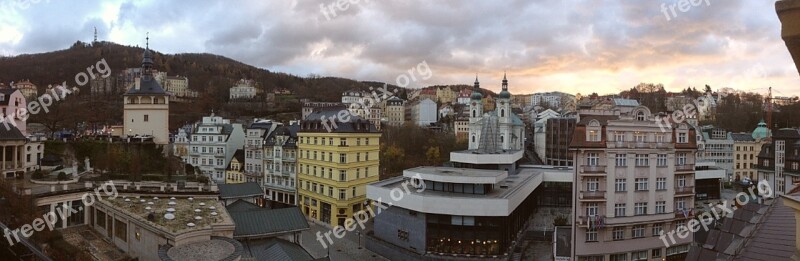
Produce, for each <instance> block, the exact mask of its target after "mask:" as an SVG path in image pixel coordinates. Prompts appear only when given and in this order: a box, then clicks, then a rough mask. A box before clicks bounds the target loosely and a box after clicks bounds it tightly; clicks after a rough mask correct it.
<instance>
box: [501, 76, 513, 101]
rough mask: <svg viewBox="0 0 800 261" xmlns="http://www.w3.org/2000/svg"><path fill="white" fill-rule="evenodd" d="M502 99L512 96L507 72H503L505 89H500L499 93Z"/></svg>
mask: <svg viewBox="0 0 800 261" xmlns="http://www.w3.org/2000/svg"><path fill="white" fill-rule="evenodd" d="M498 97H499V98H501V99H509V98H511V93H509V92H508V78H506V73H505V72H503V90H502V91H500V94H499V95H498Z"/></svg>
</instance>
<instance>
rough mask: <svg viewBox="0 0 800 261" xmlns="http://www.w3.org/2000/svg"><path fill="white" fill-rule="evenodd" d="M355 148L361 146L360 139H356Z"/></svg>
mask: <svg viewBox="0 0 800 261" xmlns="http://www.w3.org/2000/svg"><path fill="white" fill-rule="evenodd" d="M356 146H361V138H356Z"/></svg>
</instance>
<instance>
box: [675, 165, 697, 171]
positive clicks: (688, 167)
mask: <svg viewBox="0 0 800 261" xmlns="http://www.w3.org/2000/svg"><path fill="white" fill-rule="evenodd" d="M693 170H694V164H684V165H675V171H693Z"/></svg>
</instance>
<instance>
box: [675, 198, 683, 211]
mask: <svg viewBox="0 0 800 261" xmlns="http://www.w3.org/2000/svg"><path fill="white" fill-rule="evenodd" d="M675 208H676V209H677V210H679V211H683V210H684V209H686V201H684V200H683V199H682V198H681V199H676V200H675Z"/></svg>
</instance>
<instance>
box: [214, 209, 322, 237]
mask: <svg viewBox="0 0 800 261" xmlns="http://www.w3.org/2000/svg"><path fill="white" fill-rule="evenodd" d="M228 214H230V215H231V218H233V223H235V224H236V229H235V230H234V231H233V236H234V237H235V238H242V237H267V236H275V235H279V234H283V233H290V232H296V231H301V230H307V229H308V228H309V226H308V223H307V222H306V218H305V217H304V216H303V213H302V212H300V208H298V207H289V208H280V209H266V208H258V209H251V210H245V211H229V212H228Z"/></svg>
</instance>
